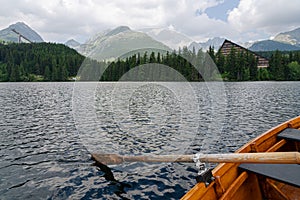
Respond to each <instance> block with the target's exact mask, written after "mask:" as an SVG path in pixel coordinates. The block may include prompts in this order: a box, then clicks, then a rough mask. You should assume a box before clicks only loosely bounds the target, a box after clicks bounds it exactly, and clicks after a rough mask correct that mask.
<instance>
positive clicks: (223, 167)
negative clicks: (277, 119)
mask: <svg viewBox="0 0 300 200" xmlns="http://www.w3.org/2000/svg"><path fill="white" fill-rule="evenodd" d="M299 127H300V116H297V117H294V118H292V119H290V120H288V121H286V122H283V123H281V124H279V125H277V126H275V127H273V128H271V129H269V130H267V131H265V132H264V133H263V134H261V135H259V136H257V137H255V138H254V139H252V140H250V141H249V142H247V143H246V144H244V145H243V146H242V147H240V148H239V149H237V150H236V151H235V152H234V153H247V152H250V151H251V145H253V144H254V145H256V147H259V145H261V144H264V142H266V141H267V140H269V139H270V138H272V137H276V136H277V135H278V134H279V133H280V132H281V131H283V130H284V129H286V128H299ZM239 165H240V164H239V163H220V164H218V165H217V166H216V167H215V168H214V169H213V170H212V174H213V176H214V177H216V176H217V177H218V179H219V181H220V179H221V178H222V177H223V176H224V175H225V174H226V173H227V172H228V171H230V170H233V169H234V168H237V167H238V166H239ZM215 183H216V182H215V181H213V182H212V183H211V184H210V185H209V186H208V187H207V188H206V187H205V185H204V184H203V183H197V184H196V185H195V186H194V187H193V188H192V189H191V190H189V191H188V192H187V193H186V194H185V195H184V196H183V197H182V198H181V199H189V198H190V197H193V196H194V195H196V193H197V192H199V190H205V192H202V195H200V194H198V195H196V196H199V195H200V196H202V197H203V195H204V194H206V193H207V192H208V190H210V189H211V188H212V186H214V185H216V184H215ZM229 187H230V186H229ZM227 189H228V188H225V191H226V190H227Z"/></svg>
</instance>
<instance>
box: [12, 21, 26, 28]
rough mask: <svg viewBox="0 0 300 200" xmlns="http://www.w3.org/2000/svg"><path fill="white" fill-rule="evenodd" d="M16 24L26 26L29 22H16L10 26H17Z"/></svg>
mask: <svg viewBox="0 0 300 200" xmlns="http://www.w3.org/2000/svg"><path fill="white" fill-rule="evenodd" d="M15 26H25V27H29V26H28V25H27V24H25V23H24V22H16V23H14V24H11V25H10V27H15Z"/></svg>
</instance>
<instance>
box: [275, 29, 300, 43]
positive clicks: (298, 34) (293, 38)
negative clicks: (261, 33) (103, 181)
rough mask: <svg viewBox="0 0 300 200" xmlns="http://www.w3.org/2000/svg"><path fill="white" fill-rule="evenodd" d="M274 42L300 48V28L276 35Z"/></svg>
mask: <svg viewBox="0 0 300 200" xmlns="http://www.w3.org/2000/svg"><path fill="white" fill-rule="evenodd" d="M273 40H275V41H278V42H283V43H287V44H291V45H295V46H300V28H297V29H294V30H292V31H288V32H284V33H280V34H278V35H276V36H275V37H274V39H273Z"/></svg>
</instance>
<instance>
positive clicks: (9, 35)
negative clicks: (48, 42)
mask: <svg viewBox="0 0 300 200" xmlns="http://www.w3.org/2000/svg"><path fill="white" fill-rule="evenodd" d="M13 29H14V30H16V31H17V32H19V33H20V34H22V35H23V36H25V37H26V38H28V39H29V40H30V41H31V42H44V40H43V38H42V37H41V36H40V35H39V34H38V33H37V32H36V31H34V30H33V29H32V28H30V27H29V26H28V25H27V24H25V23H24V22H17V23H15V24H11V25H9V26H8V27H7V28H5V29H2V30H0V40H3V41H6V42H18V41H19V36H18V35H17V34H16V33H14V32H13V31H12V30H13Z"/></svg>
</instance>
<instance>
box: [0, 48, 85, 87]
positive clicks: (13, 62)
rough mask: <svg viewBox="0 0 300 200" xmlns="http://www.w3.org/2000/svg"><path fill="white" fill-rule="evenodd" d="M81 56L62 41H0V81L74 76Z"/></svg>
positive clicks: (61, 79)
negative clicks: (4, 42) (7, 42)
mask: <svg viewBox="0 0 300 200" xmlns="http://www.w3.org/2000/svg"><path fill="white" fill-rule="evenodd" d="M83 60H84V56H82V55H80V54H79V53H77V52H76V51H75V50H73V49H71V48H69V47H67V46H65V45H63V44H53V43H21V44H17V43H11V44H6V45H4V44H0V81H38V80H41V81H65V80H68V79H69V77H72V76H76V74H77V71H78V69H79V67H80V65H81V63H82V62H83Z"/></svg>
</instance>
